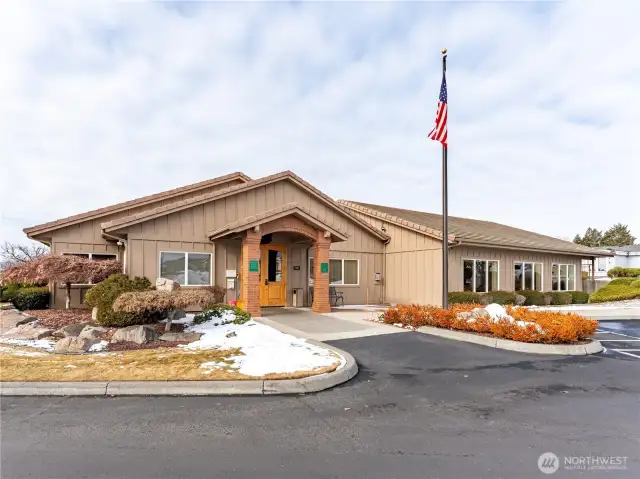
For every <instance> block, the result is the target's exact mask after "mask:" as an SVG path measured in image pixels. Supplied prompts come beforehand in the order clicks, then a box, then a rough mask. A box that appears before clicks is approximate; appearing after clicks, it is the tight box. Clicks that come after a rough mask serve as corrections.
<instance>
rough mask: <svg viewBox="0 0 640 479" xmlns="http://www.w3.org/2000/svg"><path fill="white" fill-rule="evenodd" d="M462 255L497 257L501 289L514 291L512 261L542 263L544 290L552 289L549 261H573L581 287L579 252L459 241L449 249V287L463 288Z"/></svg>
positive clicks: (468, 257)
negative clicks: (474, 244)
mask: <svg viewBox="0 0 640 479" xmlns="http://www.w3.org/2000/svg"><path fill="white" fill-rule="evenodd" d="M464 259H493V260H498V261H499V262H500V263H499V282H500V289H501V290H504V291H513V289H514V285H515V280H514V264H515V263H516V262H518V261H528V262H534V263H542V288H543V290H544V291H551V265H552V264H553V263H560V264H573V265H575V266H576V290H578V291H581V290H582V273H581V271H580V265H581V258H580V257H579V256H571V255H562V254H546V253H533V252H527V251H516V250H506V249H498V248H480V247H471V246H465V245H461V246H458V247H454V248H451V249H450V250H449V291H462V290H463V260H464Z"/></svg>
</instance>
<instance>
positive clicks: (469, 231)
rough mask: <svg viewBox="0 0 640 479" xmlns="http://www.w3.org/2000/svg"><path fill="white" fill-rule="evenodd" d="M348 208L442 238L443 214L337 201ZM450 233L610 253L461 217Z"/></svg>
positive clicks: (472, 239)
mask: <svg viewBox="0 0 640 479" xmlns="http://www.w3.org/2000/svg"><path fill="white" fill-rule="evenodd" d="M338 202H339V203H341V204H342V205H344V206H345V207H348V208H352V209H353V210H355V211H361V212H363V213H365V214H369V215H371V216H380V214H377V213H381V214H383V215H387V216H388V217H390V218H394V219H395V222H398V221H400V224H403V223H402V221H406V222H409V223H410V224H413V225H422V226H423V227H425V228H429V229H431V230H437V231H438V232H439V233H440V237H442V233H441V228H442V215H437V214H433V213H426V212H423V211H414V210H405V209H402V208H393V207H390V206H382V205H373V204H369V203H361V202H358V201H345V200H338ZM449 232H450V233H452V234H453V235H454V236H455V239H456V240H457V241H460V242H461V243H462V244H469V245H476V246H485V247H491V246H494V247H502V248H513V249H524V250H531V251H536V250H537V251H541V252H554V253H565V254H575V255H583V256H609V255H611V254H607V252H604V251H602V250H598V249H595V248H589V247H588V246H582V245H579V244H575V243H571V242H569V241H564V240H561V239H558V238H553V237H551V236H545V235H541V234H538V233H533V232H531V231H526V230H522V229H519V228H514V227H512V226H507V225H502V224H499V223H494V222H491V221H482V220H474V219H470V218H458V217H455V216H449Z"/></svg>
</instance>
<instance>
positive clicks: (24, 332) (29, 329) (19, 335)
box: [2, 323, 54, 339]
mask: <svg viewBox="0 0 640 479" xmlns="http://www.w3.org/2000/svg"><path fill="white" fill-rule="evenodd" d="M53 332H54V330H53V329H49V328H40V327H38V326H35V325H34V323H27V324H22V325H20V326H16V327H15V328H12V329H10V330H9V331H7V332H6V333H4V334H3V335H2V337H3V338H7V339H42V338H46V337H49V336H52V335H53Z"/></svg>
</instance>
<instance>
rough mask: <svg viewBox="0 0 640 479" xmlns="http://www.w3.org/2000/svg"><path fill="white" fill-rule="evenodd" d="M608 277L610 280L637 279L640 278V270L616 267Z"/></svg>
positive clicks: (608, 273) (610, 271)
mask: <svg viewBox="0 0 640 479" xmlns="http://www.w3.org/2000/svg"><path fill="white" fill-rule="evenodd" d="M607 275H608V276H609V278H637V277H640V268H621V267H620V266H616V267H615V268H611V269H610V270H609V271H608V272H607Z"/></svg>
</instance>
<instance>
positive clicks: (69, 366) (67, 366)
mask: <svg viewBox="0 0 640 479" xmlns="http://www.w3.org/2000/svg"><path fill="white" fill-rule="evenodd" d="M77 367H78V366H74V365H73V364H67V365H66V366H65V368H71V369H75V368H77Z"/></svg>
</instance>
